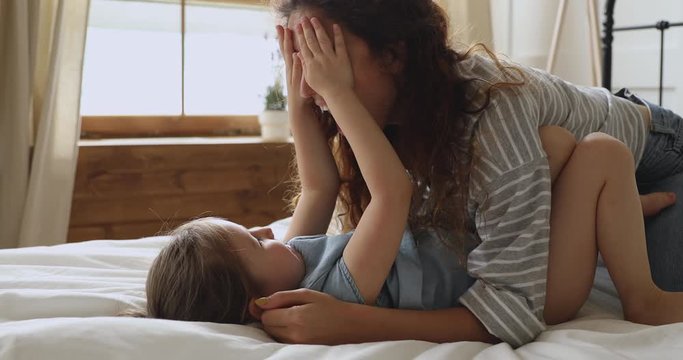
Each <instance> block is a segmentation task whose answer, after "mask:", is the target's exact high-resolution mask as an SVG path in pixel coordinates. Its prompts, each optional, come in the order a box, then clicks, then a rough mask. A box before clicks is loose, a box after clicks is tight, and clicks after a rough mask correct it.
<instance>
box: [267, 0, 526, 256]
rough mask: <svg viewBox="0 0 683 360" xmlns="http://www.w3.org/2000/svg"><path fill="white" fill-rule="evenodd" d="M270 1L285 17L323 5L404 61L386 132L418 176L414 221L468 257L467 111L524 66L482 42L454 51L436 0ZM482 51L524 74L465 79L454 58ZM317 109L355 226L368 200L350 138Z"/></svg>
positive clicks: (375, 47) (349, 222)
mask: <svg viewBox="0 0 683 360" xmlns="http://www.w3.org/2000/svg"><path fill="white" fill-rule="evenodd" d="M273 3H274V7H275V10H276V11H277V13H278V14H279V15H280V16H281V17H282V18H284V19H287V18H289V16H290V14H291V13H292V12H294V11H297V10H302V9H307V10H317V11H321V12H322V13H323V14H325V16H326V17H327V18H329V19H330V20H332V21H334V22H336V23H339V24H341V25H342V26H343V27H344V28H345V30H346V31H350V32H352V33H353V34H355V35H356V36H358V37H360V38H361V39H363V40H364V41H365V42H366V43H367V44H368V46H369V48H370V49H371V50H372V51H373V53H374V54H375V55H377V56H386V55H387V54H388V55H390V56H393V57H394V58H399V59H400V60H401V61H402V63H403V70H402V73H401V74H400V75H399V76H397V77H396V79H395V84H396V88H397V90H398V93H397V98H396V101H395V105H394V108H393V109H392V111H391V113H390V119H391V120H390V121H389V122H388V124H387V125H386V126H385V128H384V133H385V134H386V135H387V138H388V139H389V141H390V142H391V144H392V145H393V146H394V149H395V150H396V152H397V154H398V155H399V157H400V159H401V161H402V162H403V165H404V166H405V168H406V169H407V170H408V171H409V173H410V175H411V176H412V178H413V184H414V187H415V188H414V191H413V194H414V195H413V199H412V203H411V211H410V216H409V224H410V225H411V227H412V228H413V230H416V231H417V230H419V229H425V228H431V229H434V230H436V231H437V232H438V233H439V234H442V236H441V240H442V241H444V242H445V243H446V245H448V246H449V247H450V248H452V249H454V250H455V251H456V252H457V253H458V254H460V255H464V254H465V253H466V252H465V247H466V246H468V241H467V239H469V238H470V237H469V236H468V234H470V233H471V231H472V230H473V229H472V228H471V226H470V224H469V222H468V216H467V200H468V188H469V186H468V184H469V178H470V168H471V164H472V161H471V159H472V155H473V153H474V152H475V151H476V144H474V142H473V141H472V137H471V135H472V134H471V132H472V126H471V125H472V124H471V123H470V121H469V120H468V119H470V118H471V117H470V116H467V115H468V114H475V113H478V112H480V111H482V110H483V109H485V108H486V107H487V106H488V104H489V102H490V100H491V96H492V91H493V90H495V89H498V88H503V87H510V86H516V85H521V84H523V83H524V80H523V75H522V74H521V72H519V71H518V69H516V68H514V67H512V66H507V65H504V64H502V63H501V62H500V61H499V60H498V59H497V58H496V56H495V55H494V54H493V53H492V52H491V51H489V50H488V49H487V48H486V47H485V46H483V45H481V44H478V45H479V46H476V45H475V46H473V47H471V48H470V49H469V50H467V51H465V52H463V53H459V52H457V51H456V50H454V49H453V48H452V47H451V45H450V42H449V36H448V35H449V26H448V18H447V16H446V14H445V13H444V11H443V9H441V7H440V6H438V5H437V4H436V3H434V1H432V0H279V1H274V2H273ZM398 49H400V51H399V50H398ZM477 50H483V51H484V52H486V53H487V54H488V56H489V57H490V58H491V59H492V60H493V61H495V63H496V64H497V65H498V68H499V69H500V70H501V73H502V75H504V77H502V78H503V79H505V78H506V76H508V75H510V73H509V70H517V71H516V73H517V74H518V75H521V78H522V79H521V80H520V78H519V77H518V78H517V80H511V81H503V82H498V83H490V82H487V81H485V80H483V79H467V78H464V77H463V76H461V75H460V74H459V73H458V69H457V66H456V64H457V63H458V62H459V61H461V60H463V59H465V58H467V57H468V56H471V55H472V54H473V53H474V52H475V51H477ZM474 104H477V105H474ZM314 111H315V112H316V114H317V116H318V118H319V120H320V121H321V122H322V123H323V124H325V125H326V127H327V129H328V131H327V134H328V136H329V144H330V146H331V148H332V149H333V153H334V157H335V159H336V162H337V167H338V169H339V174H340V178H341V187H340V192H339V196H338V204H339V206H340V209H339V210H340V213H339V215H340V217H341V221H342V224H343V229H344V230H348V229H351V228H355V227H356V225H357V224H358V221H359V220H360V217H361V215H362V213H363V211H364V210H365V208H366V207H367V205H368V203H369V202H370V193H369V191H368V188H367V186H366V184H365V181H364V180H363V177H362V175H361V172H360V168H359V167H358V163H357V162H356V159H355V157H354V155H353V152H352V151H351V147H350V146H349V143H348V142H347V140H346V139H345V138H344V137H343V136H342V135H341V134H338V133H337V130H336V126H335V122H334V119H333V117H332V115H331V114H330V113H329V112H321V111H320V110H319V109H318V108H317V107H314ZM293 167H294V169H296V167H295V165H294V166H293ZM293 182H294V184H295V187H294V190H293V191H292V192H291V195H292V196H291V199H290V206H291V207H292V209H293V208H294V207H295V205H296V202H297V200H298V195H299V194H300V190H301V188H300V182H299V181H298V177H297V176H296V175H295V176H294V177H293ZM444 234H448V235H447V236H443V235H444Z"/></svg>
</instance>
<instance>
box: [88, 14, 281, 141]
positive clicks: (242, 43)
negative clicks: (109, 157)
mask: <svg viewBox="0 0 683 360" xmlns="http://www.w3.org/2000/svg"><path fill="white" fill-rule="evenodd" d="M185 3H186V4H185V8H184V24H185V26H184V30H185V32H184V36H183V31H182V30H183V26H182V24H183V20H182V19H183V16H182V14H183V6H182V2H181V0H92V2H91V9H90V18H89V25H88V34H87V41H86V48H85V57H84V69H83V88H82V97H81V114H82V116H83V132H84V136H86V137H101V136H114V137H120V136H153V135H157V136H159V135H162V136H164V135H172V136H176V135H212V134H213V135H215V134H219V135H225V134H245V133H246V134H250V133H254V132H256V133H257V132H258V124H257V122H256V114H258V113H260V112H261V110H262V109H263V93H264V92H265V89H266V87H267V86H268V85H269V84H271V83H272V82H273V81H274V76H276V73H277V72H276V71H275V67H276V66H277V61H278V57H277V55H276V54H277V51H278V49H277V41H276V34H275V28H274V26H275V19H274V18H273V15H272V12H271V10H270V9H268V8H266V7H263V6H258V5H248V4H247V3H253V4H258V3H261V1H258V0H253V1H245V0H243V1H229V0H203V1H196V0H186V2H185Z"/></svg>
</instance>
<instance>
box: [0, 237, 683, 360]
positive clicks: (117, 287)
mask: <svg viewBox="0 0 683 360" xmlns="http://www.w3.org/2000/svg"><path fill="white" fill-rule="evenodd" d="M275 231H276V233H280V232H281V231H282V228H281V227H278V226H277V225H276V228H275ZM167 241H168V239H167V238H164V237H151V238H144V239H139V240H97V241H89V242H84V243H77V244H66V245H60V246H53V247H33V248H24V249H10V250H0V359H2V360H14V359H43V358H44V359H69V360H79V359H164V360H166V359H203V358H226V359H233V358H238V359H263V358H297V359H302V358H316V359H318V358H330V359H343V358H366V359H378V358H382V359H409V358H417V359H441V358H443V359H471V358H477V359H514V358H524V359H546V358H554V359H609V358H635V359H658V360H659V359H674V358H683V324H675V325H668V326H659V327H651V326H644V325H637V324H632V323H629V322H625V321H623V320H620V319H619V316H618V315H617V314H619V306H618V301H617V300H616V298H614V296H613V294H614V290H613V288H612V287H611V284H610V282H609V279H608V277H607V276H606V272H605V271H604V269H601V270H599V272H598V275H597V277H596V278H597V284H598V285H597V286H596V289H595V290H594V291H593V293H592V295H591V301H590V302H589V303H588V304H587V306H585V307H584V309H582V312H581V316H580V317H579V318H578V319H577V320H574V321H571V322H569V323H566V324H562V325H558V326H555V327H551V328H549V329H548V330H547V331H545V332H544V333H542V334H541V335H540V336H539V337H538V338H537V339H536V341H534V342H533V343H530V344H527V345H525V346H523V347H521V348H518V349H512V348H510V347H509V346H508V345H506V344H498V345H493V346H491V345H488V344H483V343H474V342H461V343H452V344H433V343H428V342H423V341H386V342H377V343H367V344H357V345H343V346H311V345H285V344H279V343H276V342H274V341H273V340H272V339H271V338H270V337H269V336H268V335H267V334H266V333H265V332H263V331H262V330H261V329H260V328H258V327H257V326H238V325H222V324H212V323H191V322H180V321H166V320H151V319H140V318H129V317H113V316H112V315H115V314H117V313H118V312H119V311H121V310H123V309H126V308H128V307H130V306H143V304H144V302H145V300H144V283H145V276H146V273H147V269H148V267H149V265H150V264H151V261H152V260H153V258H154V256H155V255H156V254H157V253H158V251H159V249H160V248H161V247H162V246H163V245H164V244H165V243H166V242H167Z"/></svg>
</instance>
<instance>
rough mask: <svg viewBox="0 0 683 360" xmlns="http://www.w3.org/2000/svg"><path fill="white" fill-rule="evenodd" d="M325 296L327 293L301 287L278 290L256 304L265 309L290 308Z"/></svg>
mask: <svg viewBox="0 0 683 360" xmlns="http://www.w3.org/2000/svg"><path fill="white" fill-rule="evenodd" d="M325 296H326V295H325V294H323V293H321V292H318V291H314V290H310V289H306V288H300V289H295V290H287V291H278V292H276V293H274V294H273V295H270V296H268V297H266V298H260V299H258V300H257V301H256V305H258V306H259V307H260V308H261V309H263V310H270V309H279V308H288V307H291V306H295V305H303V304H308V303H311V302H314V301H316V300H322V299H323V298H324V297H325Z"/></svg>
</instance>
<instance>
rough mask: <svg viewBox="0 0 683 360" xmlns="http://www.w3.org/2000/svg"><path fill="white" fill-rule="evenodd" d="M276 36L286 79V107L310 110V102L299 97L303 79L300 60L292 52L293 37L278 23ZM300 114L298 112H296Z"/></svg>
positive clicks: (291, 110)
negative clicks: (283, 61)
mask: <svg viewBox="0 0 683 360" xmlns="http://www.w3.org/2000/svg"><path fill="white" fill-rule="evenodd" d="M275 29H276V30H277V38H278V42H279V44H280V53H281V54H282V57H283V58H284V59H285V76H286V81H287V107H288V109H289V111H290V112H293V113H295V114H297V113H298V112H300V111H306V110H308V111H311V110H310V108H311V106H310V104H309V103H308V102H307V101H306V99H304V98H302V97H301V94H300V93H299V87H300V85H301V83H302V82H303V81H304V79H303V69H302V65H301V60H300V59H299V57H298V56H296V55H295V53H294V45H293V40H294V39H293V37H294V34H293V33H292V31H291V30H289V29H287V28H285V27H283V26H282V25H278V26H276V27H275ZM297 115H300V114H297Z"/></svg>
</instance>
